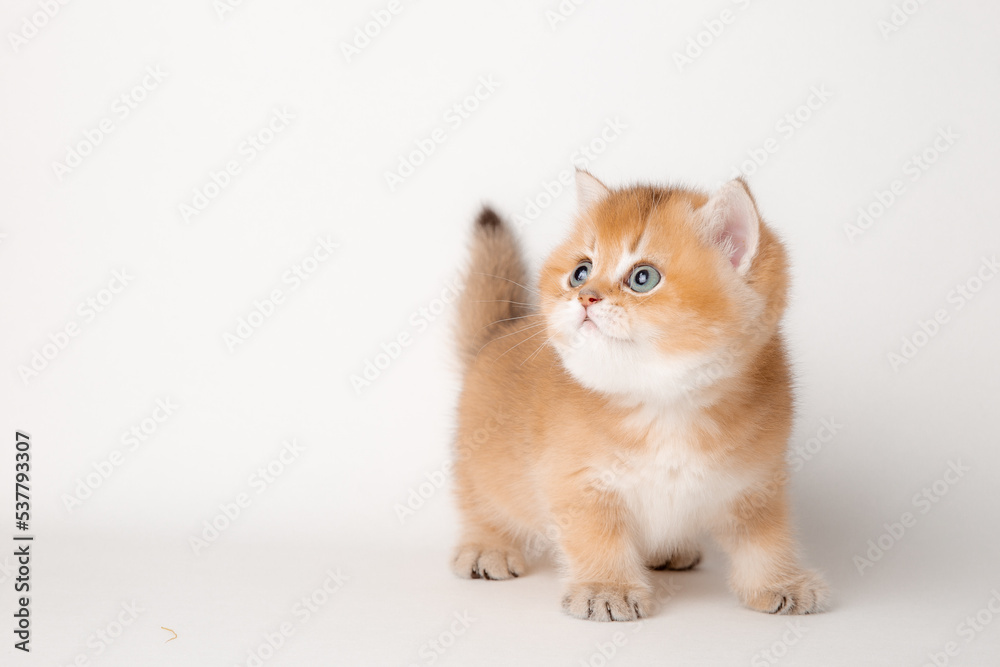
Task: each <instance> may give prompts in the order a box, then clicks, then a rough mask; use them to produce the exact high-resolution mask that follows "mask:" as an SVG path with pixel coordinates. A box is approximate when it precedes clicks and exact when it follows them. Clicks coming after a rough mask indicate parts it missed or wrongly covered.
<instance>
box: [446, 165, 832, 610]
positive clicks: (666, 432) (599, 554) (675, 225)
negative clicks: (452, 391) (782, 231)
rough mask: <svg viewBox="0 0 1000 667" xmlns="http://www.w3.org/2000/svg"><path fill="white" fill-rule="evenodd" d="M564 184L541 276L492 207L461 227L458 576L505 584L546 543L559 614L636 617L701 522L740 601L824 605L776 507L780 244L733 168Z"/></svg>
mask: <svg viewBox="0 0 1000 667" xmlns="http://www.w3.org/2000/svg"><path fill="white" fill-rule="evenodd" d="M578 188H579V192H580V196H581V200H582V202H583V206H582V208H581V210H580V213H579V215H578V218H577V221H576V225H575V226H574V229H573V230H572V232H571V234H570V235H569V237H568V238H567V240H566V241H565V242H564V243H563V244H562V245H561V246H559V247H558V248H557V249H556V250H555V251H554V252H553V253H552V254H551V256H550V257H549V258H548V260H547V261H546V263H545V265H544V267H543V268H542V270H541V274H540V276H539V279H538V289H537V290H536V289H534V288H532V287H530V286H529V285H528V283H529V278H528V276H526V275H525V271H524V268H523V263H522V260H521V255H520V251H519V249H518V245H517V243H516V240H515V238H514V237H513V235H512V233H511V231H510V230H509V228H508V227H507V226H506V225H505V224H504V223H503V222H502V221H501V220H500V219H499V218H498V217H497V216H496V214H494V213H493V212H492V211H489V210H486V211H484V212H483V214H481V216H480V218H479V220H478V221H477V224H476V229H475V239H474V245H473V253H472V266H471V268H470V274H469V281H468V283H467V288H466V290H465V293H464V294H463V297H462V302H461V304H460V309H459V310H460V321H459V325H458V328H459V331H458V340H459V348H460V352H461V355H462V358H463V359H464V361H465V369H466V373H465V381H464V387H463V391H462V395H461V399H460V406H459V418H458V440H457V446H456V464H455V473H456V491H457V498H458V505H459V509H460V512H461V516H462V536H461V539H460V544H459V547H458V550H457V552H456V556H455V558H454V561H453V567H454V569H455V571H456V572H457V573H458V574H459V575H461V576H466V577H473V578H485V579H506V578H509V577H511V576H517V575H519V574H521V573H522V572H523V571H524V570H525V567H526V565H525V551H526V550H530V551H535V550H537V549H538V548H539V546H544V547H548V548H551V550H552V551H553V552H554V555H555V556H556V558H557V559H558V561H559V563H560V564H561V565H562V567H563V570H564V573H565V577H566V579H567V589H566V595H565V598H564V601H563V605H564V608H565V609H566V610H567V611H568V612H569V613H570V614H572V615H575V616H578V617H581V618H592V619H595V620H634V619H636V618H639V617H643V616H646V615H648V614H649V613H650V612H651V611H652V597H651V593H650V586H649V580H648V574H647V570H648V568H650V567H657V568H659V567H670V568H672V569H686V568H689V567H691V566H693V565H695V564H697V561H698V559H699V558H700V553H699V547H698V541H699V538H700V536H701V533H702V532H710V533H712V534H713V535H714V536H715V537H716V538H717V540H718V541H719V543H720V544H721V545H722V546H723V547H724V548H725V549H726V550H727V551H728V553H729V554H730V557H731V560H732V574H731V585H732V587H733V589H734V590H735V592H736V593H737V595H738V596H739V598H740V599H741V600H742V601H743V602H744V603H745V604H746V605H748V606H749V607H751V608H754V609H759V610H761V611H767V612H782V613H808V612H812V611H818V610H820V609H821V608H822V607H823V605H824V603H825V598H826V591H825V586H824V584H823V583H822V580H821V579H820V578H819V577H818V575H816V574H814V573H812V572H809V571H807V570H804V569H802V568H801V567H800V566H799V564H798V558H797V555H796V544H795V541H794V538H793V536H792V533H791V530H790V527H789V521H788V508H787V500H786V492H785V482H786V479H787V475H786V473H785V460H784V456H785V446H786V442H787V439H788V437H789V432H790V429H791V421H792V394H791V388H790V378H789V368H788V363H787V360H786V355H785V351H784V345H783V342H782V339H781V335H780V332H779V322H780V319H781V316H782V313H783V312H784V309H785V300H786V293H787V284H788V277H787V268H786V259H785V252H784V249H783V247H782V245H781V243H780V241H779V240H778V239H777V237H776V236H775V235H774V234H773V232H772V231H771V230H770V229H769V228H768V227H767V225H766V224H764V223H763V221H761V220H760V219H759V214H758V212H757V208H756V204H755V203H754V201H753V198H752V196H751V195H750V193H749V189H748V188H747V187H746V185H745V183H743V182H742V181H734V182H732V183H730V184H728V185H727V186H724V188H722V189H720V191H719V192H718V193H716V194H715V195H713V196H711V197H710V196H708V195H705V194H703V193H699V192H695V191H691V190H685V189H670V188H658V187H647V186H635V187H628V188H623V189H619V190H607V189H606V188H604V186H603V184H601V183H600V182H599V181H597V180H596V179H594V178H593V177H592V176H590V175H589V174H586V173H580V174H578ZM740 257H743V259H742V260H741V259H740ZM583 260H589V261H591V262H592V269H591V271H590V273H589V275H588V277H587V279H586V281H585V282H584V283H583V284H581V285H578V286H576V287H573V286H571V284H570V282H569V277H570V274H571V273H573V272H574V270H575V269H576V267H577V266H578V264H579V263H580V262H581V261H583ZM638 265H643V266H646V265H648V266H651V267H654V268H655V269H656V270H657V271H658V273H659V274H660V276H661V278H660V283H659V284H657V285H656V286H655V287H654V288H653V289H652V290H651V291H649V292H647V293H637V292H636V291H634V290H633V289H630V288H629V286H628V276H629V275H630V273H631V271H632V269H633V268H634V267H636V266H638ZM529 304H530V305H529ZM582 317H587V318H591V317H592V318H593V319H592V321H590V322H586V321H582V322H581V321H580V320H581V318H582Z"/></svg>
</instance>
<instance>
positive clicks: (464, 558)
mask: <svg viewBox="0 0 1000 667" xmlns="http://www.w3.org/2000/svg"><path fill="white" fill-rule="evenodd" d="M451 569H452V570H454V572H455V574H457V575H458V576H460V577H464V578H466V579H494V580H500V579H510V578H511V577H519V576H521V573H523V572H524V558H522V557H521V554H520V553H518V552H517V551H514V550H512V549H497V548H495V547H494V548H490V547H483V546H480V545H477V544H463V545H462V546H460V547H459V548H458V552H457V553H456V554H455V560H453V561H452V564H451Z"/></svg>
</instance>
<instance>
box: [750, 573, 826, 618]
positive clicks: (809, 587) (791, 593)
mask: <svg viewBox="0 0 1000 667" xmlns="http://www.w3.org/2000/svg"><path fill="white" fill-rule="evenodd" d="M739 595H740V599H741V600H742V602H743V604H745V605H746V606H748V607H750V608H751V609H756V610H757V611H763V612H765V613H768V614H815V613H818V612H821V611H823V610H825V609H826V607H827V604H829V600H830V590H829V588H828V587H827V585H826V582H825V581H823V578H822V577H821V576H819V575H818V574H816V573H815V572H803V573H802V574H800V575H798V576H797V577H794V578H792V579H789V580H788V581H786V582H784V583H782V584H781V585H779V586H769V587H767V588H764V589H762V590H754V591H746V592H741V593H740V594H739Z"/></svg>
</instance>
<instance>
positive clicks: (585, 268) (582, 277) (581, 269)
mask: <svg viewBox="0 0 1000 667" xmlns="http://www.w3.org/2000/svg"><path fill="white" fill-rule="evenodd" d="M593 268H594V265H593V264H591V263H590V262H588V261H587V260H584V261H582V262H580V263H579V264H577V265H576V268H575V269H573V273H571V274H570V275H569V286H570V287H579V286H580V285H582V284H584V283H585V282H587V278H589V277H590V272H591V270H592V269H593Z"/></svg>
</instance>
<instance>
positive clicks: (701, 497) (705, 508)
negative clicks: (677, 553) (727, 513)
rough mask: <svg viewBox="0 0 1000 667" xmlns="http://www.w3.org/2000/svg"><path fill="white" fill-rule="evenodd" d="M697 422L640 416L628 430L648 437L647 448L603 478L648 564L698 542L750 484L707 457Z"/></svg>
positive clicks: (621, 459)
mask: <svg viewBox="0 0 1000 667" xmlns="http://www.w3.org/2000/svg"><path fill="white" fill-rule="evenodd" d="M685 412H687V411H685ZM695 418H696V417H693V416H692V415H691V414H685V413H680V412H675V411H664V412H660V411H657V412H656V413H655V414H654V413H650V412H648V411H642V412H639V413H637V415H636V416H635V418H634V419H633V420H632V422H631V423H629V424H628V427H629V428H633V429H636V430H637V432H638V433H643V434H645V439H646V446H645V447H644V448H642V449H641V450H639V451H638V452H635V453H629V454H622V455H619V456H617V457H616V458H617V460H616V461H614V462H613V463H612V464H611V466H610V469H608V470H605V471H602V473H601V482H602V483H603V484H604V485H605V487H606V488H608V489H609V490H613V491H615V492H616V493H617V494H618V495H619V497H620V498H621V499H622V500H623V501H624V503H625V505H626V507H627V508H628V510H629V513H630V515H631V519H632V521H633V522H634V534H635V535H636V538H637V542H638V543H637V546H638V547H639V548H640V550H641V551H642V552H643V556H645V557H647V558H654V557H659V556H662V555H665V554H668V553H669V552H670V551H672V550H673V549H675V548H677V547H680V546H682V545H685V544H690V543H692V542H696V541H697V539H698V537H699V536H700V535H701V533H703V532H704V531H705V530H706V529H707V528H709V527H710V526H711V524H712V523H713V522H715V521H716V520H717V519H718V518H719V517H720V515H721V512H722V511H723V509H724V508H725V507H726V506H727V505H728V504H729V503H730V502H731V501H732V500H733V499H734V498H736V497H737V496H738V495H739V493H740V492H741V491H743V490H744V489H745V488H746V487H747V486H748V485H749V483H750V479H749V478H748V476H746V475H744V474H741V473H740V472H738V471H735V470H733V469H732V468H731V467H730V466H728V465H726V462H725V461H718V460H714V459H713V458H712V457H710V456H709V455H707V454H706V453H705V452H704V449H703V448H702V447H701V446H700V445H699V443H698V441H697V438H698V437H699V433H700V431H699V430H698V429H696V428H694V426H695V425H696V422H695V421H694V419H695Z"/></svg>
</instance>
